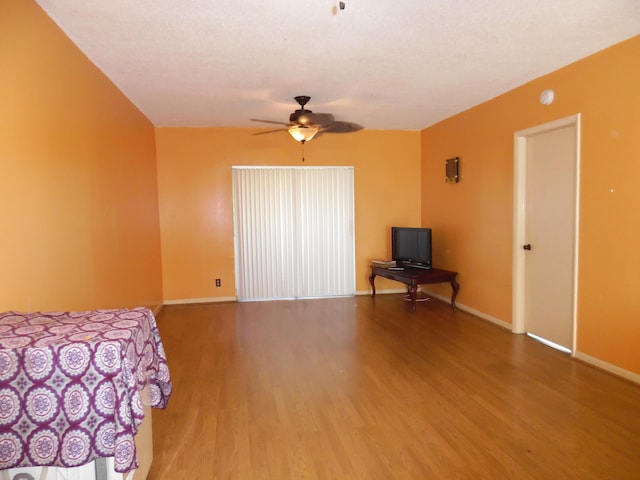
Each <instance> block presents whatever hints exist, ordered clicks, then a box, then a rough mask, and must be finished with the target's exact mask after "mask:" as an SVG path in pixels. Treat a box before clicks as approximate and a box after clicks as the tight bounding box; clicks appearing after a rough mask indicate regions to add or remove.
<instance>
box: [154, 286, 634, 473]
mask: <svg viewBox="0 0 640 480" xmlns="http://www.w3.org/2000/svg"><path fill="white" fill-rule="evenodd" d="M158 326H159V329H160V333H161V336H162V340H163V343H164V346H165V350H166V352H167V357H168V360H169V367H170V370H171V375H172V379H173V384H174V393H173V395H172V397H171V399H170V401H169V406H168V408H167V409H166V410H164V411H162V410H154V411H153V430H154V460H153V465H152V467H151V472H150V474H149V476H148V479H149V480H183V479H184V480H192V479H200V480H204V479H242V480H253V479H277V480H287V479H296V480H306V479H341V480H342V479H362V480H364V479H366V480H377V479H403V480H404V479H420V480H425V479H427V480H430V479H438V480H448V479H469V480H481V479H495V480H505V479H518V480H520V479H523V480H540V479H545V480H549V479H580V480H591V479H593V480H602V479H624V480H631V479H640V387H638V386H637V385H634V384H631V383H628V382H626V381H624V380H621V379H618V378H616V377H613V376H611V375H609V374H607V373H605V372H602V371H600V370H597V369H595V368H592V367H590V366H588V365H585V364H582V363H580V362H578V361H575V360H572V359H570V358H569V357H568V356H567V355H565V354H563V353H561V352H558V351H555V350H553V349H551V348H549V347H546V346H544V345H542V344H540V343H538V342H536V341H535V340H532V339H530V338H527V337H525V336H521V335H512V334H511V333H510V332H507V331H505V330H503V329H501V328H499V327H496V326H494V325H492V324H489V323H487V322H485V321H483V320H479V319H477V318H475V317H473V316H471V315H469V314H467V313H465V312H462V311H459V310H458V311H455V312H454V311H452V310H451V308H450V307H449V306H448V305H446V304H444V303H442V302H440V301H438V300H431V301H429V302H425V303H420V304H418V305H417V311H416V313H411V312H410V311H409V310H408V308H407V306H406V305H405V304H404V301H403V300H402V298H401V297H400V296H398V295H379V296H377V297H376V298H375V299H372V298H371V297H368V296H359V297H356V298H340V299H322V300H299V301H279V302H256V303H228V304H211V305H193V306H170V307H165V308H164V309H163V311H162V312H161V313H160V314H159V316H158Z"/></svg>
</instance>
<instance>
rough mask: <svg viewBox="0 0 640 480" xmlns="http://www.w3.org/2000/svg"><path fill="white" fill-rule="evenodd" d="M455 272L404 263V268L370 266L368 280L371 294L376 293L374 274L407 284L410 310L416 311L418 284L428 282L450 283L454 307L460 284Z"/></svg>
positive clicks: (453, 306)
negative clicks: (409, 265)
mask: <svg viewBox="0 0 640 480" xmlns="http://www.w3.org/2000/svg"><path fill="white" fill-rule="evenodd" d="M456 275H458V273H457V272H451V271H448V270H440V269H438V268H430V269H425V268H412V267H408V266H406V264H405V269H404V270H390V269H388V268H383V267H374V266H373V265H372V266H371V276H370V277H369V282H370V283H371V290H372V293H371V295H372V296H375V295H376V285H375V282H374V280H375V278H376V276H380V277H384V278H388V279H389V280H395V281H396V282H402V283H404V284H405V285H407V287H408V290H409V292H408V293H409V298H410V300H411V310H413V311H414V312H415V311H416V292H417V290H418V285H425V284H429V283H444V282H448V283H449V284H451V307H452V308H454V309H455V308H456V296H457V295H458V290H459V289H460V285H458V282H456Z"/></svg>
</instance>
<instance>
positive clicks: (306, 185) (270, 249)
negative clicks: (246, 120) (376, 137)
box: [232, 167, 355, 301]
mask: <svg viewBox="0 0 640 480" xmlns="http://www.w3.org/2000/svg"><path fill="white" fill-rule="evenodd" d="M232 175H233V200H234V202H233V203H234V231H235V257H236V290H237V292H236V294H237V297H238V300H241V301H242V300H245V301H246V300H265V299H282V298H309V297H325V296H342V295H353V294H354V293H355V253H354V249H355V246H354V228H353V224H354V203H353V167H317V168H316V167H299V168H295V167H233V170H232Z"/></svg>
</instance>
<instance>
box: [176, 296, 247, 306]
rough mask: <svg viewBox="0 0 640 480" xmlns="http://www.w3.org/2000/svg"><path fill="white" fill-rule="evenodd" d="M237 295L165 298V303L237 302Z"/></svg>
mask: <svg viewBox="0 0 640 480" xmlns="http://www.w3.org/2000/svg"><path fill="white" fill-rule="evenodd" d="M237 300H238V299H237V298H236V297H202V298H183V299H180V300H165V301H164V304H165V305H188V304H190V303H219V302H235V301H237Z"/></svg>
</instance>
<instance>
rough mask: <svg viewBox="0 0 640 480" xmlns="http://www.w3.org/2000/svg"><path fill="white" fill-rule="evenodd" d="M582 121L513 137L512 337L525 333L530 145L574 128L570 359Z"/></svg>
mask: <svg viewBox="0 0 640 480" xmlns="http://www.w3.org/2000/svg"><path fill="white" fill-rule="evenodd" d="M580 120H581V114H579V113H578V114H575V115H571V116H568V117H565V118H561V119H559V120H554V121H552V122H548V123H544V124H542V125H537V126H535V127H531V128H527V129H524V130H519V131H517V132H515V133H514V172H513V174H514V182H513V187H514V188H513V215H514V221H513V225H514V232H513V239H514V241H513V312H512V315H513V317H512V323H511V330H512V332H513V333H525V332H526V325H525V313H524V303H525V302H524V300H525V299H524V296H525V285H524V279H525V250H524V249H523V248H522V246H523V245H524V244H525V241H526V239H525V224H526V210H525V201H526V172H527V168H526V167H527V142H528V140H529V138H530V137H532V136H535V135H540V134H542V133H545V132H549V131H552V130H557V129H559V128H563V127H567V126H571V125H574V126H575V132H576V138H575V141H576V158H575V167H576V168H575V172H576V175H575V179H574V182H575V184H574V186H575V195H576V197H575V211H574V232H575V234H574V245H573V291H572V296H573V298H572V304H573V307H572V322H573V325H572V332H573V333H572V337H573V338H572V341H571V344H572V345H571V356H575V353H576V338H577V331H578V315H577V313H578V243H579V242H578V238H579V219H580V215H579V212H580V157H581V152H580V128H581V127H580Z"/></svg>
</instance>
